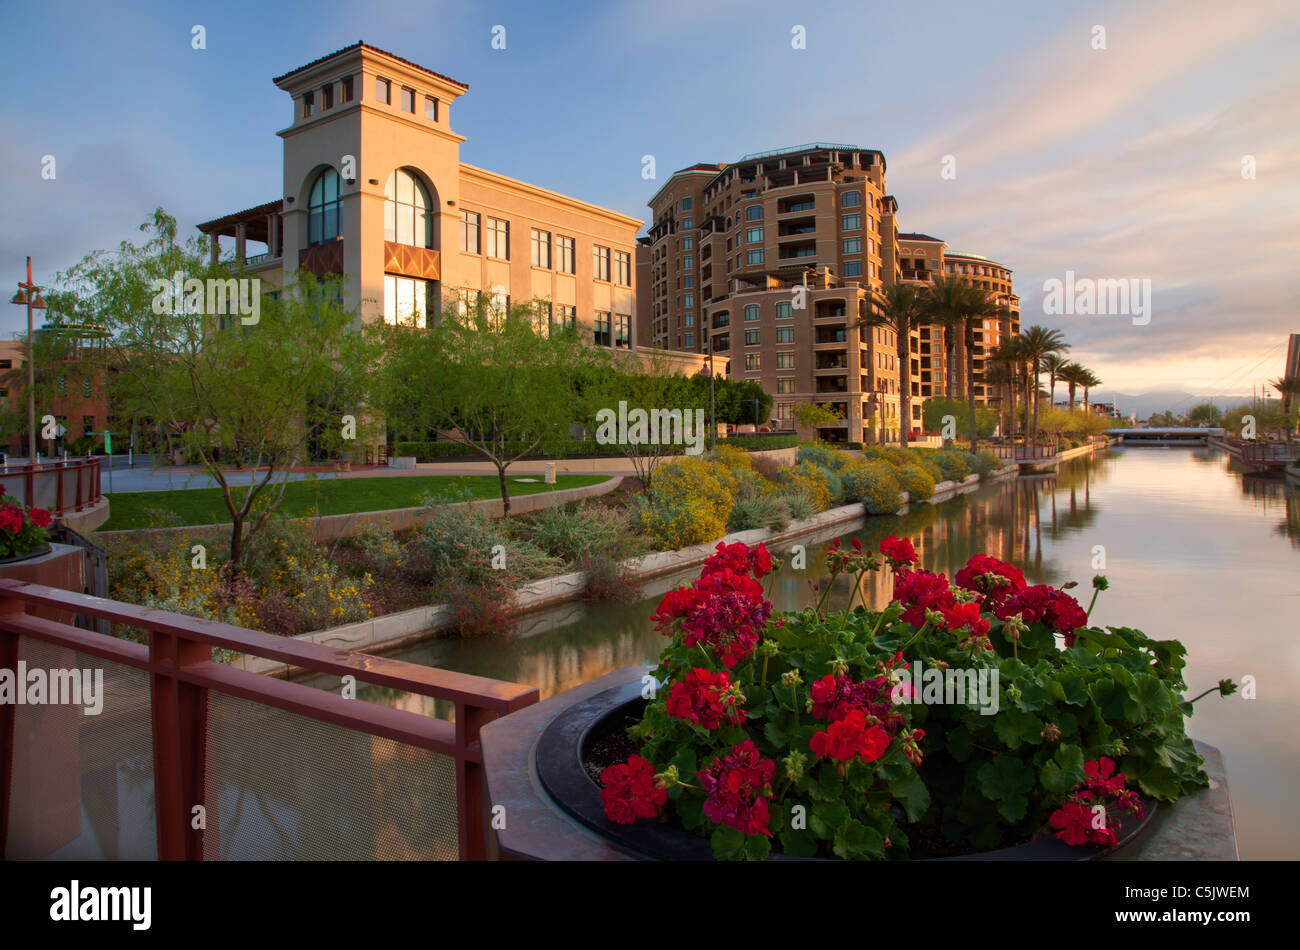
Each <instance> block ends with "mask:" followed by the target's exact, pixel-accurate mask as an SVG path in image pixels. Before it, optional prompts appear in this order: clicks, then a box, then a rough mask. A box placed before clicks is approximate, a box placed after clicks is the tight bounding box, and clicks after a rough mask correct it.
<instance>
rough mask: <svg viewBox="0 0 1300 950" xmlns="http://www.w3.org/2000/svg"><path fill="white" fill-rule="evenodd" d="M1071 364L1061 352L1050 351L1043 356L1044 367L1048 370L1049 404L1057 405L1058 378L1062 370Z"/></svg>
mask: <svg viewBox="0 0 1300 950" xmlns="http://www.w3.org/2000/svg"><path fill="white" fill-rule="evenodd" d="M1069 365H1070V361H1069V360H1067V359H1066V358H1065V357H1064V356H1062V355H1061V354H1060V353H1048V354H1047V355H1046V356H1044V357H1043V369H1044V370H1046V371H1047V392H1048V397H1047V404H1048V405H1049V406H1055V405H1056V380H1057V379H1058V378H1059V377H1060V375H1061V370H1062V369H1064V368H1065V367H1066V366H1069Z"/></svg>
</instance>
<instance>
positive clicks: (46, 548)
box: [0, 543, 54, 564]
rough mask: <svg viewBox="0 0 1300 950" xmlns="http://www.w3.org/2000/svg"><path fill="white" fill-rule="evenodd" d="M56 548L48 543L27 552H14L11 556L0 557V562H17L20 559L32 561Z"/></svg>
mask: <svg viewBox="0 0 1300 950" xmlns="http://www.w3.org/2000/svg"><path fill="white" fill-rule="evenodd" d="M52 550H54V549H53V548H52V547H50V545H49V544H48V543H46V544H45V546H44V547H41V548H37V549H36V550H35V551H28V552H27V553H26V554H14V555H11V556H10V557H0V564H17V563H18V562H19V561H30V560H32V558H38V557H43V556H44V555H46V554H49V553H50V552H51V551H52Z"/></svg>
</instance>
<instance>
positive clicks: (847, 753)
mask: <svg viewBox="0 0 1300 950" xmlns="http://www.w3.org/2000/svg"><path fill="white" fill-rule="evenodd" d="M889 740H890V736H889V733H888V732H886V731H885V729H884V727H883V726H880V725H870V726H869V725H867V715H866V713H864V712H863V711H862V710H861V709H853V710H850V711H849V713H848V714H847V715H846V716H845V717H844V718H843V719H841V720H839V721H838V722H832V723H831V724H830V725H829V726H827V727H826V729H824V730H823V731H821V732H816V733H813V737H812V739H811V740H809V743H808V745H809V748H811V749H812V751H813V755H815V756H817V757H818V758H820V759H824V758H826V757H828V756H829V757H830V758H832V759H835V760H836V761H838V762H848V761H850V760H852V759H854V758H860V759H861V760H862V761H863V762H874V761H875V760H876V759H878V758H880V757H881V756H882V755H884V754H885V750H886V749H888V748H889Z"/></svg>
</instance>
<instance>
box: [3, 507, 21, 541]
mask: <svg viewBox="0 0 1300 950" xmlns="http://www.w3.org/2000/svg"><path fill="white" fill-rule="evenodd" d="M0 529H3V530H5V531H8V532H9V533H10V534H17V533H18V532H19V531H21V530H23V512H22V509H21V508H19V507H18V506H17V505H0Z"/></svg>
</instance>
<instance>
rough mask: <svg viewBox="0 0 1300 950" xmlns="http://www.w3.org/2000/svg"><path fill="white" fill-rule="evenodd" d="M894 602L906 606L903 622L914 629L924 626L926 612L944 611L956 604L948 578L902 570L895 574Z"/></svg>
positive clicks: (928, 572)
mask: <svg viewBox="0 0 1300 950" xmlns="http://www.w3.org/2000/svg"><path fill="white" fill-rule="evenodd" d="M894 600H897V601H899V602H901V603H902V604H903V605H904V606H906V608H907V609H906V610H904V611H903V620H904V621H906V622H907V623H910V624H911V625H912V626H914V627H922V626H924V625H925V613H926V611H927V610H945V609H949V608H952V607H954V606H956V604H957V600H956V598H955V597H953V595H952V589H951V588H950V587H949V586H948V578H946V577H944V576H943V575H942V574H934V573H931V572H930V571H906V570H904V571H899V572H898V573H897V574H895V575H894Z"/></svg>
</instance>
